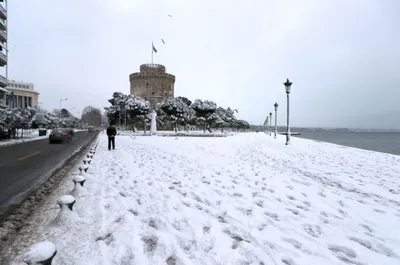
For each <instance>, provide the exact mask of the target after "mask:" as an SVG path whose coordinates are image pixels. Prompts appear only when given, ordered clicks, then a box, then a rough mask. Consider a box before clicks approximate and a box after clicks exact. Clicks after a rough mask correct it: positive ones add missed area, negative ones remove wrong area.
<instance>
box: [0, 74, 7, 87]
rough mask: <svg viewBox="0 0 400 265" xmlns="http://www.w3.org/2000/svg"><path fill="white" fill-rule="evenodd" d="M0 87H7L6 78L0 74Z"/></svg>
mask: <svg viewBox="0 0 400 265" xmlns="http://www.w3.org/2000/svg"><path fill="white" fill-rule="evenodd" d="M0 87H7V79H6V78H5V77H4V76H2V75H0Z"/></svg>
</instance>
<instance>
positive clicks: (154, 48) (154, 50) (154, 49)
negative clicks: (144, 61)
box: [151, 43, 157, 53]
mask: <svg viewBox="0 0 400 265" xmlns="http://www.w3.org/2000/svg"><path fill="white" fill-rule="evenodd" d="M151 45H152V46H153V52H155V53H157V49H156V47H154V44H153V43H152V44H151Z"/></svg>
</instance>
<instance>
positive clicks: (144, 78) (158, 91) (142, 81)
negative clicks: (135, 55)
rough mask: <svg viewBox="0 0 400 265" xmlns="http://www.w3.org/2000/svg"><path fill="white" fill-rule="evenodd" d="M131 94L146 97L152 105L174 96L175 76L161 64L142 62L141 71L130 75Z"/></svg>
mask: <svg viewBox="0 0 400 265" xmlns="http://www.w3.org/2000/svg"><path fill="white" fill-rule="evenodd" d="M129 81H130V83H131V95H134V96H138V97H141V98H144V99H146V100H148V101H149V102H150V104H151V105H152V107H155V106H156V104H157V103H160V102H162V101H163V100H164V99H167V98H173V97H174V84H175V76H174V75H171V74H168V73H166V71H165V66H164V65H161V64H142V65H141V66H140V72H139V73H133V74H130V75H129Z"/></svg>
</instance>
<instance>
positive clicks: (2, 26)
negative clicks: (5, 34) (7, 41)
mask: <svg viewBox="0 0 400 265" xmlns="http://www.w3.org/2000/svg"><path fill="white" fill-rule="evenodd" d="M6 29H7V27H6V22H5V21H4V20H2V19H0V30H6Z"/></svg>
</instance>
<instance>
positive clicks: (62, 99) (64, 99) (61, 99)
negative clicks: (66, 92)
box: [60, 98, 68, 120]
mask: <svg viewBox="0 0 400 265" xmlns="http://www.w3.org/2000/svg"><path fill="white" fill-rule="evenodd" d="M67 100H68V99H67V98H60V120H61V119H62V116H61V110H62V108H61V103H62V102H63V101H67Z"/></svg>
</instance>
